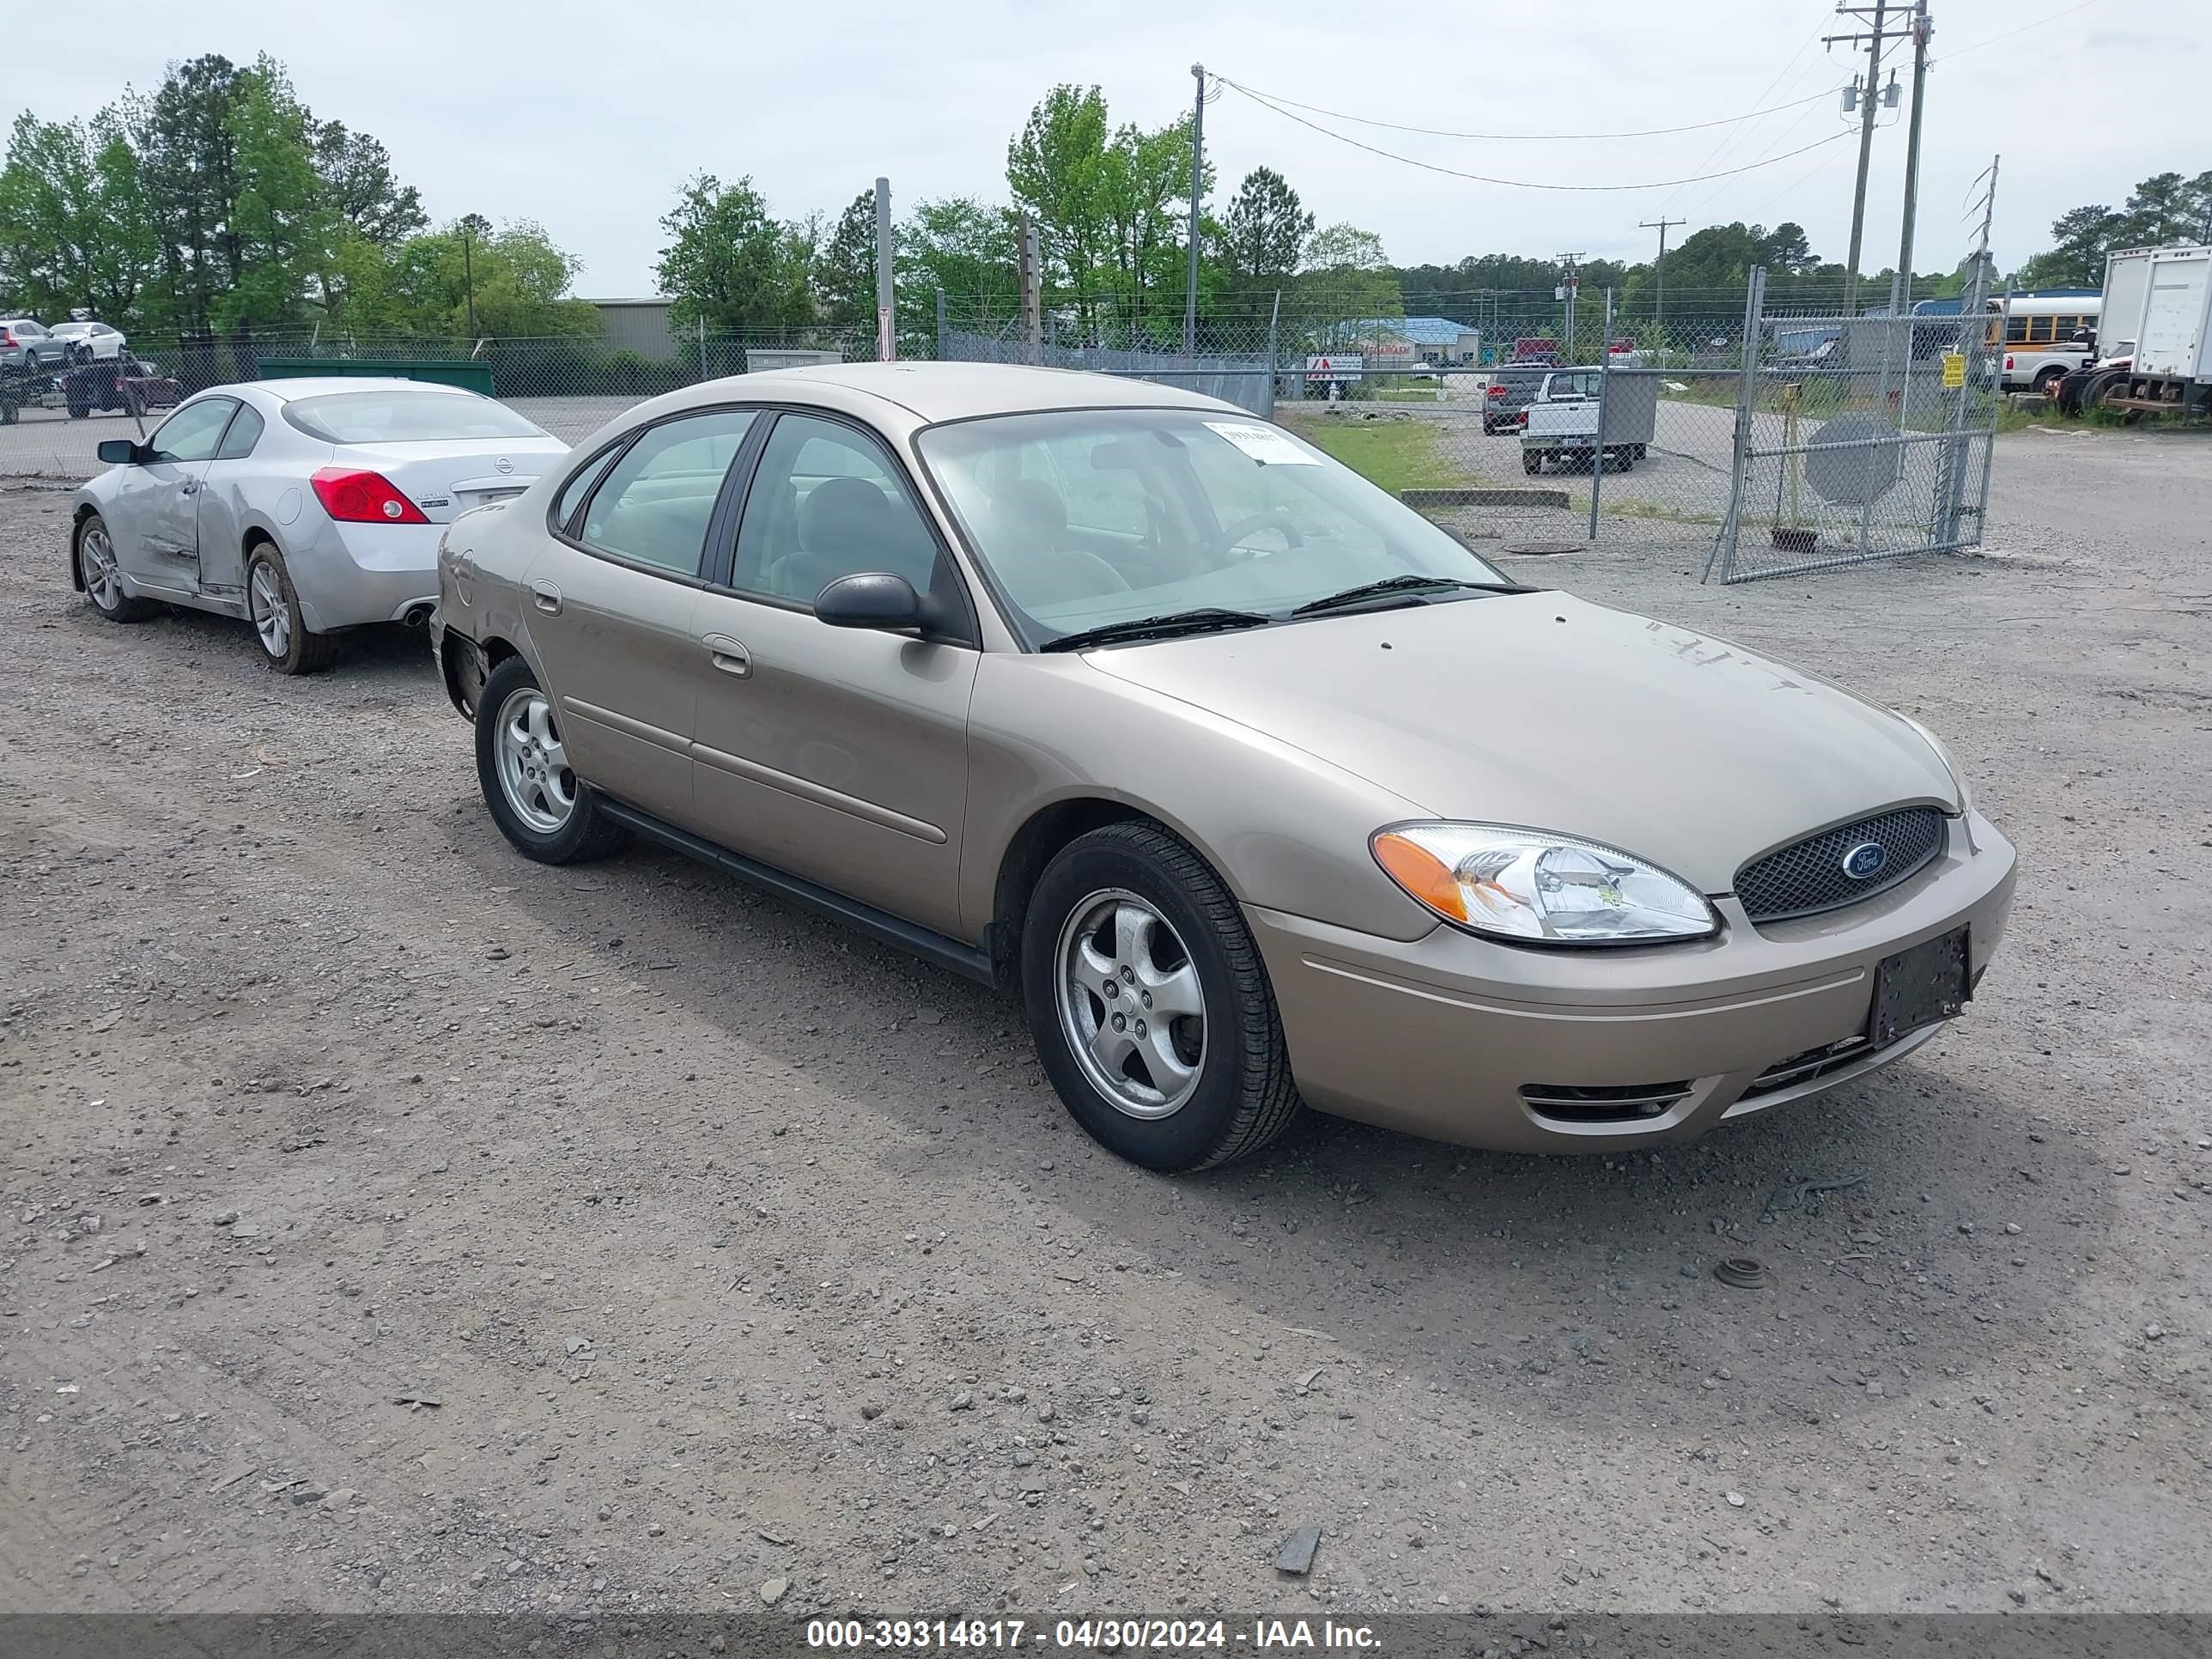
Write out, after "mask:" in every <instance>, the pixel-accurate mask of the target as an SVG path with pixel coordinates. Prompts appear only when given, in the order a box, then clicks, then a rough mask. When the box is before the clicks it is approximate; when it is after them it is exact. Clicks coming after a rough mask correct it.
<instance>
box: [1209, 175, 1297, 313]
mask: <svg viewBox="0 0 2212 1659" xmlns="http://www.w3.org/2000/svg"><path fill="white" fill-rule="evenodd" d="M1313 234H1314V216H1313V215H1312V214H1311V213H1310V212H1308V211H1306V210H1305V206H1304V204H1303V203H1301V202H1300V201H1299V200H1298V193H1297V191H1295V190H1292V189H1291V185H1290V181H1289V180H1287V179H1285V178H1284V177H1283V175H1282V174H1281V173H1278V172H1276V171H1275V170H1274V169H1273V167H1255V168H1253V169H1252V171H1251V172H1249V173H1246V174H1245V175H1244V181H1243V183H1242V184H1240V185H1237V194H1236V195H1235V196H1233V197H1231V198H1230V202H1229V209H1228V211H1227V212H1226V213H1225V214H1224V215H1223V216H1222V222H1221V229H1220V235H1219V237H1218V241H1217V247H1218V255H1219V258H1220V261H1221V264H1222V266H1223V268H1224V270H1225V274H1226V275H1227V276H1228V277H1229V278H1230V280H1231V282H1234V283H1246V284H1249V285H1251V286H1254V287H1258V286H1261V285H1263V284H1267V283H1278V284H1279V283H1282V282H1284V281H1285V280H1286V279H1287V278H1288V277H1289V276H1291V273H1292V272H1293V271H1295V270H1297V268H1298V267H1299V265H1300V264H1303V263H1304V259H1305V253H1306V244H1307V242H1308V241H1309V240H1311V238H1312V236H1313Z"/></svg>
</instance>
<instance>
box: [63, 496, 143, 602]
mask: <svg viewBox="0 0 2212 1659" xmlns="http://www.w3.org/2000/svg"><path fill="white" fill-rule="evenodd" d="M75 557H76V574H77V579H78V580H80V581H82V583H83V584H84V596H85V598H86V599H89V600H90V601H91V602H92V608H93V609H94V611H98V612H100V615H101V616H103V617H106V618H107V620H108V621H110V622H113V623H139V622H144V621H145V620H146V619H147V618H148V617H153V616H155V615H158V614H159V613H160V611H161V606H160V605H156V604H155V603H154V601H152V600H151V599H132V598H131V596H130V595H129V594H127V593H125V592H124V591H123V576H122V573H121V571H120V569H119V568H118V566H117V562H116V558H115V541H114V538H112V537H111V536H110V535H109V534H108V533H107V521H106V520H105V519H102V518H101V517H100V515H99V514H98V513H93V514H92V515H90V516H89V517H88V518H87V519H86V520H85V521H84V522H83V523H82V525H80V526H77V532H76V554H75Z"/></svg>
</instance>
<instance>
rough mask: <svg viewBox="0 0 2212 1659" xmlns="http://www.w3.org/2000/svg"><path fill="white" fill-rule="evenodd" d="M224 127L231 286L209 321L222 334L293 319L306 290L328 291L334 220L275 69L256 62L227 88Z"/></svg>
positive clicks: (286, 85)
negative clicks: (229, 175)
mask: <svg viewBox="0 0 2212 1659" xmlns="http://www.w3.org/2000/svg"><path fill="white" fill-rule="evenodd" d="M223 128H224V131H225V134H226V136H227V137H228V147H229V154H230V157H231V161H232V166H233V169H234V171H233V178H234V183H235V189H234V193H233V195H232V197H231V200H230V203H229V204H228V210H227V212H226V215H225V217H224V221H223V234H224V240H225V242H226V244H227V246H228V249H229V258H230V260H231V280H230V283H229V286H228V288H226V289H223V290H222V292H221V293H220V294H218V295H216V296H215V300H214V303H213V306H212V307H211V318H212V320H213V321H214V323H215V324H216V326H218V327H220V328H222V329H225V330H235V329H240V328H244V327H247V326H249V325H270V324H276V323H286V322H295V321H297V320H299V319H301V317H303V316H304V315H305V314H306V313H307V302H308V299H309V296H310V295H311V293H312V294H317V295H320V294H323V293H326V292H327V288H328V285H327V283H326V282H325V280H324V279H325V277H326V276H327V273H328V272H329V270H330V269H331V260H332V256H333V254H334V253H335V252H336V249H337V241H338V234H339V229H340V226H341V223H342V221H341V220H340V218H339V216H338V215H337V212H336V211H335V210H333V209H332V207H331V202H330V198H329V197H328V195H327V194H326V193H325V189H324V185H323V180H322V179H321V177H320V176H319V174H318V173H316V171H315V162H314V155H313V150H312V149H310V148H309V145H310V132H309V117H308V115H307V111H306V110H305V109H304V108H303V107H301V104H300V101H299V100H298V98H297V97H295V95H294V94H293V91H292V87H291V82H289V79H287V77H286V76H285V74H284V71H283V66H282V65H281V64H277V63H276V62H275V61H274V60H273V59H270V58H263V59H261V60H260V61H259V62H258V63H257V64H255V65H254V66H253V68H252V69H251V70H246V71H245V72H243V73H242V74H240V75H239V76H237V77H236V78H235V79H234V81H233V82H232V83H231V88H230V98H229V101H228V106H227V107H226V109H225V110H224V112H223Z"/></svg>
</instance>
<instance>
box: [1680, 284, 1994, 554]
mask: <svg viewBox="0 0 2212 1659" xmlns="http://www.w3.org/2000/svg"><path fill="white" fill-rule="evenodd" d="M1753 276H1754V280H1753V284H1752V289H1751V293H1750V295H1749V298H1748V302H1747V307H1746V313H1745V330H1744V337H1745V338H1746V339H1747V340H1748V341H1750V342H1752V343H1753V349H1752V350H1751V351H1749V352H1747V353H1746V354H1745V357H1744V363H1743V368H1742V371H1741V380H1740V384H1739V386H1738V388H1737V394H1736V399H1735V401H1736V422H1737V428H1738V429H1737V436H1736V451H1737V457H1738V459H1737V465H1736V467H1735V474H1736V482H1735V491H1734V498H1735V507H1734V510H1733V511H1732V513H1730V515H1729V520H1728V522H1727V523H1726V524H1725V525H1724V526H1723V530H1722V533H1721V535H1720V536H1719V538H1717V540H1716V542H1715V544H1714V547H1713V551H1712V555H1711V559H1710V560H1709V562H1708V564H1707V571H1708V574H1713V573H1715V572H1717V574H1718V575H1719V577H1720V579H1721V580H1723V581H1729V582H1738V581H1751V580H1758V579H1759V578H1761V577H1766V576H1781V575H1795V574H1802V573H1804V572H1806V571H1808V570H1820V569H1826V568H1832V567H1835V566H1839V565H1850V564H1863V563H1868V562H1872V561H1875V560H1880V559H1890V558H1897V557H1901V556H1905V555H1907V554H1913V553H1927V552H1940V551H1945V550H1951V549H1954V548H1960V547H1969V546H1972V545H1975V544H1978V543H1979V542H1980V540H1981V536H1982V516H1983V512H1984V507H1986V505H1987V502H1988V498H1989V478H1990V463H1991V460H1992V459H1993V455H1994V450H1995V441H1996V416H1997V410H1998V406H1999V404H2001V403H2002V396H2003V394H2002V388H2001V387H2000V386H1999V384H1998V376H1997V373H1996V369H1997V361H1998V360H1997V356H1996V349H1997V347H1996V343H1994V342H1992V341H1991V340H1990V337H1989V327H1988V324H1987V322H1986V321H1982V322H1979V323H1978V324H1976V325H1969V324H1966V323H1964V322H1962V321H1961V317H1960V316H1954V317H1949V318H1938V317H1919V316H1914V315H1911V314H1910V313H1907V314H1905V315H1900V316H1886V315H1885V316H1843V315H1833V314H1827V315H1824V314H1820V313H1812V314H1807V313H1798V312H1790V311H1786V310H1783V311H1777V310H1771V309H1769V308H1768V307H1767V306H1766V304H1765V292H1764V289H1765V285H1764V283H1763V282H1761V281H1759V280H1758V277H1759V273H1756V272H1754V273H1753ZM1961 316H1963V317H1965V318H1970V319H1982V318H1983V316H1984V306H1983V303H1982V295H1981V294H1980V292H1979V290H1978V289H1974V290H1971V291H1970V292H1969V293H1968V295H1966V300H1965V301H1964V303H1963V304H1962V307H1961Z"/></svg>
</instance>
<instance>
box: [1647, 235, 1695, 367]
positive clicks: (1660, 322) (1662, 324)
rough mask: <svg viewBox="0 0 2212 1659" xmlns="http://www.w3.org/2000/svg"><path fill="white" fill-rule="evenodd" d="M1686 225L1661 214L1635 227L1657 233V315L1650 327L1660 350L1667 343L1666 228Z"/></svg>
mask: <svg viewBox="0 0 2212 1659" xmlns="http://www.w3.org/2000/svg"><path fill="white" fill-rule="evenodd" d="M1687 223H1689V221H1688V220H1686V219H1669V218H1668V216H1666V215H1665V214H1663V213H1662V214H1661V215H1660V216H1658V217H1657V218H1656V219H1644V220H1641V221H1639V222H1638V224H1637V227H1636V228H1638V230H1656V231H1657V232H1658V233H1659V265H1658V278H1659V299H1658V308H1657V313H1656V315H1655V317H1654V318H1653V319H1652V325H1653V327H1654V328H1655V329H1656V331H1657V332H1658V335H1659V343H1660V345H1661V347H1662V348H1664V347H1665V345H1666V343H1667V228H1668V226H1669V225H1685V224H1687Z"/></svg>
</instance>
